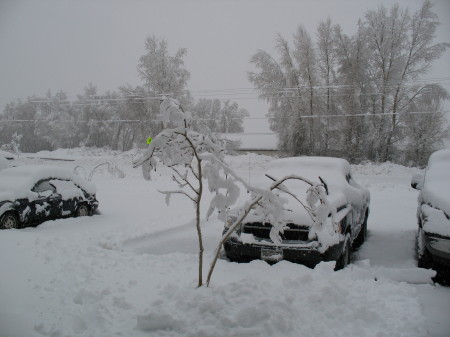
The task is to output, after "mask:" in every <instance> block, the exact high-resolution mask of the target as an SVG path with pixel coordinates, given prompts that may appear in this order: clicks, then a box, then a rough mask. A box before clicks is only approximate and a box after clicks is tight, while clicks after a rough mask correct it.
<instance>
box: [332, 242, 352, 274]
mask: <svg viewBox="0 0 450 337" xmlns="http://www.w3.org/2000/svg"><path fill="white" fill-rule="evenodd" d="M350 255H351V244H350V235H349V234H347V236H346V237H345V243H344V250H343V251H342V254H341V256H340V257H339V258H338V259H337V260H336V266H335V267H334V270H341V269H344V268H345V267H347V266H348V264H349V263H350Z"/></svg>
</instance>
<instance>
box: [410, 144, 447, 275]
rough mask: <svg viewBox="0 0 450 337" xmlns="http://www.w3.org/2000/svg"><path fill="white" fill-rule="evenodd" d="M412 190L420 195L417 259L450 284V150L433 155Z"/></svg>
mask: <svg viewBox="0 0 450 337" xmlns="http://www.w3.org/2000/svg"><path fill="white" fill-rule="evenodd" d="M411 186H412V187H414V188H416V189H417V190H419V191H420V193H419V198H418V208H417V220H418V225H419V228H418V231H417V259H418V266H419V267H421V268H432V269H435V270H436V271H437V278H436V280H437V281H442V282H444V283H447V284H450V149H446V150H440V151H437V152H434V153H433V154H432V155H431V156H430V159H429V161H428V166H427V168H426V169H425V173H424V174H423V175H419V176H414V177H413V179H412V182H411Z"/></svg>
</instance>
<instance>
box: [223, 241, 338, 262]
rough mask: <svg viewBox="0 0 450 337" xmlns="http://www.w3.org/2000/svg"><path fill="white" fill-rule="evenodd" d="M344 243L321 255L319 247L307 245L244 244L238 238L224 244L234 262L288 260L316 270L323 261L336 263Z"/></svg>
mask: <svg viewBox="0 0 450 337" xmlns="http://www.w3.org/2000/svg"><path fill="white" fill-rule="evenodd" d="M343 244H344V243H343V242H341V243H339V244H336V245H333V246H330V247H329V248H328V249H327V250H326V251H325V252H323V253H321V252H320V251H319V248H318V247H312V246H309V247H306V246H307V245H287V244H283V245H280V246H277V245H273V244H264V242H263V241H261V242H258V243H251V244H249V243H243V242H241V241H239V239H237V238H230V239H228V240H227V241H225V243H224V248H225V253H226V255H227V257H228V258H230V259H231V260H234V261H239V262H241V261H242V262H244V261H251V260H257V259H261V260H265V261H267V262H278V261H280V260H286V261H290V262H294V263H300V264H303V265H305V266H307V267H310V268H314V267H315V266H316V265H317V264H318V263H319V262H321V261H336V260H337V259H338V258H339V256H340V255H341V252H342V248H343Z"/></svg>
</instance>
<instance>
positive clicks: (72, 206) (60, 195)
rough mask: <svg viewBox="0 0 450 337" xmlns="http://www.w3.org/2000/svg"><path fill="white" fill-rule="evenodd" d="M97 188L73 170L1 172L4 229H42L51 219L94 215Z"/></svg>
mask: <svg viewBox="0 0 450 337" xmlns="http://www.w3.org/2000/svg"><path fill="white" fill-rule="evenodd" d="M95 192H96V191H95V187H94V186H93V185H92V184H91V183H89V182H87V181H85V180H83V179H82V178H80V177H78V176H76V175H75V174H73V173H72V172H71V171H70V170H67V169H63V168H59V167H48V166H20V167H12V168H7V169H4V170H1V171H0V229H8V228H22V227H26V226H32V225H38V224H40V223H42V222H44V221H47V220H51V219H59V218H64V217H69V216H85V215H92V214H93V213H94V212H95V211H96V210H97V207H98V201H97V199H96V197H95Z"/></svg>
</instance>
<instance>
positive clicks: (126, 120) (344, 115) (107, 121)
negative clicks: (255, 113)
mask: <svg viewBox="0 0 450 337" xmlns="http://www.w3.org/2000/svg"><path fill="white" fill-rule="evenodd" d="M448 112H450V110H444V111H411V112H402V113H398V112H397V113H393V112H387V113H382V114H367V113H360V114H343V115H314V116H288V117H242V118H239V117H232V118H230V119H233V120H273V119H298V118H300V119H310V118H343V117H377V118H378V117H385V116H393V115H398V116H406V115H424V114H436V113H448ZM194 121H220V119H218V118H197V119H194ZM30 122H49V121H48V120H46V119H0V123H30ZM50 122H52V123H148V122H159V121H158V120H156V119H148V120H141V119H105V120H97V119H90V120H82V121H72V120H56V121H50Z"/></svg>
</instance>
